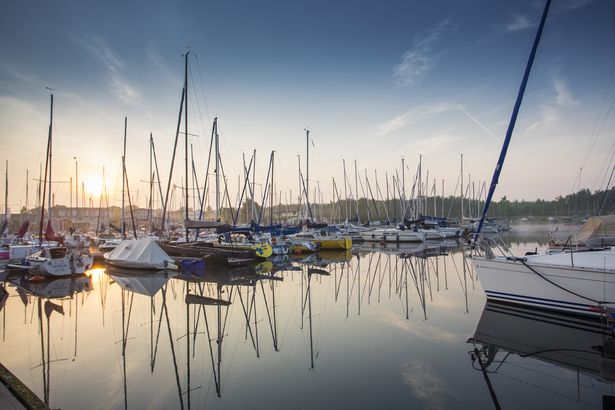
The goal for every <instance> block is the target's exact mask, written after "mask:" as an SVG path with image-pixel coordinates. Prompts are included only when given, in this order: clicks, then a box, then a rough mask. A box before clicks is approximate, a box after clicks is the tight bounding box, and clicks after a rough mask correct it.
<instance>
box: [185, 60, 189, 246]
mask: <svg viewBox="0 0 615 410" xmlns="http://www.w3.org/2000/svg"><path fill="white" fill-rule="evenodd" d="M188 54H190V51H187V52H186V54H185V55H184V58H185V62H184V90H186V91H185V92H184V107H185V109H184V144H185V147H184V148H185V157H184V159H185V163H186V167H185V168H186V170H185V171H186V172H185V179H184V180H185V181H186V190H185V191H184V192H185V196H184V200H185V201H186V218H185V219H186V220H187V219H188V216H189V215H188ZM186 242H188V228H187V227H186Z"/></svg>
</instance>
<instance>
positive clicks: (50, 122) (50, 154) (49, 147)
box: [47, 94, 53, 224]
mask: <svg viewBox="0 0 615 410" xmlns="http://www.w3.org/2000/svg"><path fill="white" fill-rule="evenodd" d="M51 114H52V116H51V117H50V120H49V142H48V143H47V144H48V147H47V148H48V155H49V182H48V184H49V186H48V190H49V192H48V195H49V197H48V198H47V199H48V205H47V206H48V207H49V211H48V218H49V224H51V216H52V215H51V206H52V204H51V159H52V149H53V140H52V128H53V94H52V95H51Z"/></svg>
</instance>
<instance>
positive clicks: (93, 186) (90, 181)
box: [83, 175, 103, 197]
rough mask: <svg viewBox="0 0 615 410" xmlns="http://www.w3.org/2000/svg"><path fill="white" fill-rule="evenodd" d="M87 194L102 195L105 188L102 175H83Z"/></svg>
mask: <svg viewBox="0 0 615 410" xmlns="http://www.w3.org/2000/svg"><path fill="white" fill-rule="evenodd" d="M83 184H84V185H85V193H86V195H91V196H93V197H100V194H101V193H102V189H103V180H102V177H101V176H100V175H85V176H84V177H83Z"/></svg>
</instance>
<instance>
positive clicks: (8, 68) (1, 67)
mask: <svg viewBox="0 0 615 410" xmlns="http://www.w3.org/2000/svg"><path fill="white" fill-rule="evenodd" d="M0 71H2V72H5V73H6V74H8V75H10V76H12V77H15V78H16V79H18V80H21V81H23V82H26V83H32V82H34V81H36V79H37V77H36V75H34V74H31V73H27V72H25V71H24V69H23V67H20V68H17V67H15V66H13V65H10V64H0Z"/></svg>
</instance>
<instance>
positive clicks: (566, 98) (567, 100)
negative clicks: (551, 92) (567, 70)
mask: <svg viewBox="0 0 615 410" xmlns="http://www.w3.org/2000/svg"><path fill="white" fill-rule="evenodd" d="M553 87H554V88H555V104H556V105H557V106H559V107H569V106H572V105H577V104H578V101H576V100H575V99H574V97H573V96H572V92H571V91H570V88H569V87H568V83H566V81H564V79H562V78H561V77H559V76H557V75H556V76H555V77H554V78H553Z"/></svg>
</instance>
